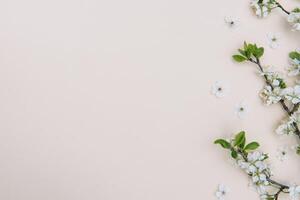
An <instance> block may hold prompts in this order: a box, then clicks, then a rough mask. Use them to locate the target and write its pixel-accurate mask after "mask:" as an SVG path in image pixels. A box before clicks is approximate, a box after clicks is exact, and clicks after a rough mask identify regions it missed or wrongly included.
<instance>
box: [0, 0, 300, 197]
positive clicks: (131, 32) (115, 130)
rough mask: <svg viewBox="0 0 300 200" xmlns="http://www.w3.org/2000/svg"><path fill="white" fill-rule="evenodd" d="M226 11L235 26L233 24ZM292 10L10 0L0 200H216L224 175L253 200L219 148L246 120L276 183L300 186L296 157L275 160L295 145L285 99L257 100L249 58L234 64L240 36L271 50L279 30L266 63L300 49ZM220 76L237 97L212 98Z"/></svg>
mask: <svg viewBox="0 0 300 200" xmlns="http://www.w3.org/2000/svg"><path fill="white" fill-rule="evenodd" d="M283 4H284V5H285V6H286V7H287V8H288V9H291V8H293V5H296V4H299V2H297V1H296V0H291V1H288V2H283ZM226 15H232V16H236V17H238V18H239V19H240V21H241V26H240V27H239V28H237V29H235V30H232V29H229V28H228V27H227V26H226V25H225V23H224V20H223V18H224V16H226ZM284 17H285V16H284V14H283V13H281V12H279V11H278V12H275V13H273V14H272V15H271V16H270V17H269V18H268V19H264V20H258V19H257V18H256V17H254V16H253V14H252V12H251V10H250V9H249V2H248V0H246V1H239V0H228V1H204V0H200V1H199V0H187V1H183V0H173V1H171V0H152V1H141V0H126V1H124V0H110V1H108V0H107V1H104V0H52V1H41V0H27V1H23V0H2V1H1V2H0V44H1V46H0V51H1V52H0V66H1V67H0V89H1V92H0V102H1V103H0V110H1V114H0V119H1V125H0V136H1V137H0V199H3V200H183V199H184V200H200V199H215V197H214V191H215V189H216V187H217V185H218V184H219V183H224V184H226V185H227V186H229V187H230V189H231V193H230V194H229V195H228V197H227V199H241V195H244V196H245V197H243V198H242V199H245V200H248V199H249V200H250V199H251V200H252V199H255V198H257V196H256V193H255V192H253V191H251V190H250V189H249V188H248V186H247V184H248V181H247V178H246V177H245V176H244V175H243V173H241V172H240V171H239V170H237V169H236V168H234V167H233V166H232V165H231V164H230V162H229V159H228V158H229V157H228V156H227V154H226V153H225V152H224V151H223V150H221V149H220V148H218V147H216V146H215V145H213V144H212V141H213V140H214V139H215V138H217V137H221V136H226V135H227V136H228V135H231V134H232V133H235V132H238V131H239V130H241V129H243V130H246V131H247V132H248V135H249V138H250V139H256V140H258V141H260V143H261V144H262V149H263V150H264V151H266V152H269V153H270V156H271V160H272V164H273V166H274V172H275V177H276V179H278V180H281V181H290V182H298V183H299V184H300V178H299V173H298V172H299V167H300V160H299V157H296V156H295V155H294V154H290V156H289V159H288V160H287V161H286V162H284V163H281V162H279V161H277V160H276V148H277V147H278V146H279V145H280V144H292V142H291V141H292V140H291V141H290V140H288V139H280V138H279V137H278V136H276V135H275V134H274V131H273V130H274V128H275V127H276V125H277V123H278V122H279V121H280V120H281V119H282V117H283V116H284V114H283V112H282V110H281V108H280V107H277V106H272V107H265V106H263V105H262V104H261V101H260V99H259V98H258V96H257V93H258V91H259V90H260V88H261V87H262V83H263V82H262V81H261V80H260V79H259V77H257V76H256V70H255V69H254V66H252V65H248V64H244V65H238V64H236V63H234V62H232V60H231V59H230V55H231V54H232V53H233V52H234V51H235V49H237V48H238V47H239V46H240V44H241V43H242V42H243V41H244V40H247V41H254V42H258V43H259V44H261V45H267V39H266V34H267V33H268V32H279V33H281V36H282V39H281V44H280V48H279V49H277V50H271V49H270V48H268V47H266V56H265V59H264V60H263V62H264V63H268V64H272V65H274V66H276V67H278V68H279V69H281V70H283V69H284V67H285V66H287V63H288V62H287V52H288V51H290V50H293V49H295V48H297V47H299V46H300V42H299V33H294V32H291V31H290V30H288V25H287V24H286V22H285V19H284ZM216 80H222V81H227V82H228V83H230V85H231V93H230V95H229V96H227V97H225V98H223V99H221V100H220V99H216V98H215V97H214V96H212V95H211V94H210V87H211V85H212V83H213V82H214V81H216ZM241 100H246V102H247V104H248V106H249V109H250V112H249V114H248V115H247V116H246V118H245V119H244V120H240V119H238V118H237V117H236V116H235V114H234V107H235V105H236V104H237V103H239V102H240V101H241Z"/></svg>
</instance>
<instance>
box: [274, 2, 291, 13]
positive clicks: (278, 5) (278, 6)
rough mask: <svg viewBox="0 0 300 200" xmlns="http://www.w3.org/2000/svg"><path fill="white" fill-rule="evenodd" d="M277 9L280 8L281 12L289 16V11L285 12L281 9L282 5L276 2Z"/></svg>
mask: <svg viewBox="0 0 300 200" xmlns="http://www.w3.org/2000/svg"><path fill="white" fill-rule="evenodd" d="M276 5H277V8H280V9H281V10H282V11H283V12H285V13H286V14H288V15H289V14H290V12H289V11H287V10H286V9H285V8H284V7H282V5H281V4H280V3H278V2H276Z"/></svg>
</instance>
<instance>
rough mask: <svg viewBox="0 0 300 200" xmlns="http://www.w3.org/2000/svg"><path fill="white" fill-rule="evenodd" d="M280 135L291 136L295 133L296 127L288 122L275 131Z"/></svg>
mask: <svg viewBox="0 0 300 200" xmlns="http://www.w3.org/2000/svg"><path fill="white" fill-rule="evenodd" d="M275 132H276V133H277V134H278V135H289V134H293V133H294V132H295V127H294V126H293V124H292V122H290V121H288V122H286V123H283V124H281V125H280V126H279V127H278V128H277V129H276V131H275Z"/></svg>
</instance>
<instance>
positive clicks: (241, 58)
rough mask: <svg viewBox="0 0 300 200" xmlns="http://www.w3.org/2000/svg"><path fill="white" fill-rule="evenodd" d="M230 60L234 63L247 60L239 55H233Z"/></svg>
mask: <svg viewBox="0 0 300 200" xmlns="http://www.w3.org/2000/svg"><path fill="white" fill-rule="evenodd" d="M232 58H233V59H234V60H235V61H236V62H243V61H245V60H247V58H246V57H244V56H241V55H233V56H232Z"/></svg>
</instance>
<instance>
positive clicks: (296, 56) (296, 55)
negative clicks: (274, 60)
mask: <svg viewBox="0 0 300 200" xmlns="http://www.w3.org/2000/svg"><path fill="white" fill-rule="evenodd" d="M289 57H290V58H291V59H297V60H300V53H299V52H297V51H292V52H290V53H289Z"/></svg>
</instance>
